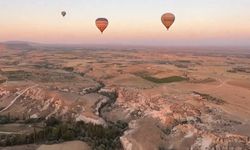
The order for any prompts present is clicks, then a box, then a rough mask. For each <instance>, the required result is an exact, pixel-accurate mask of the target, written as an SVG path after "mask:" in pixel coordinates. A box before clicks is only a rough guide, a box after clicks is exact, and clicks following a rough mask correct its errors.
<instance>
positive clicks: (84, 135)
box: [0, 117, 128, 150]
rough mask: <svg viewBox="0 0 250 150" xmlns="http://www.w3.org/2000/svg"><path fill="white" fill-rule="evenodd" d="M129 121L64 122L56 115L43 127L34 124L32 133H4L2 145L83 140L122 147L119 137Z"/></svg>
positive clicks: (101, 146)
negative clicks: (96, 123)
mask: <svg viewBox="0 0 250 150" xmlns="http://www.w3.org/2000/svg"><path fill="white" fill-rule="evenodd" d="M127 127H128V125H127V123H124V122H121V121H118V122H117V123H115V124H112V123H110V125H108V126H107V127H103V126H101V125H94V124H90V123H84V122H82V121H80V122H62V121H60V120H58V119H56V118H54V117H51V118H49V119H47V120H46V121H45V124H44V126H43V127H35V125H34V126H33V132H32V133H31V134H22V135H20V134H18V135H13V134H12V135H2V136H0V140H1V141H0V146H13V145H19V144H31V143H50V144H53V143H58V142H63V141H70V140H82V141H84V142H87V143H88V144H89V145H91V146H92V147H93V149H102V150H103V149H120V148H121V143H120V140H119V137H120V136H122V134H123V132H124V131H125V130H126V129H127Z"/></svg>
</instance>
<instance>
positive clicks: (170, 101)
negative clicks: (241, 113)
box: [113, 88, 250, 150]
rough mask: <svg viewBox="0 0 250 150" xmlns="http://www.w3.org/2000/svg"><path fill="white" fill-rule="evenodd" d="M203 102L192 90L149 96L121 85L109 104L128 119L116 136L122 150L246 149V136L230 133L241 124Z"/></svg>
mask: <svg viewBox="0 0 250 150" xmlns="http://www.w3.org/2000/svg"><path fill="white" fill-rule="evenodd" d="M204 101H205V100H204V97H202V96H200V95H196V94H193V93H190V94H189V93H187V94H185V95H182V96H180V95H177V93H176V95H175V94H173V93H171V96H170V95H168V96H156V95H151V96H149V95H148V94H147V92H146V91H144V90H138V89H131V88H121V89H120V90H119V94H118V99H117V101H116V103H115V106H113V107H114V108H115V107H118V106H119V107H120V108H121V111H125V112H127V115H128V117H129V118H130V119H131V121H130V123H129V128H130V129H129V130H128V131H126V132H125V133H124V135H123V136H122V137H121V138H120V140H121V142H122V144H123V146H124V149H126V150H133V149H141V150H150V149H154V148H157V147H161V148H165V149H190V148H191V149H204V150H205V149H220V148H228V147H230V148H232V147H233V148H239V149H249V148H250V141H249V137H247V136H243V135H239V134H235V132H234V131H235V128H236V127H237V126H238V125H241V124H242V123H241V122H239V121H237V120H234V119H233V118H230V117H228V114H226V113H225V112H223V111H222V110H221V109H219V108H217V107H214V106H213V105H211V102H210V101H207V102H204ZM220 105H223V104H220ZM142 137H143V138H142ZM142 139H143V140H142ZM157 139H158V140H157ZM146 143H150V144H146Z"/></svg>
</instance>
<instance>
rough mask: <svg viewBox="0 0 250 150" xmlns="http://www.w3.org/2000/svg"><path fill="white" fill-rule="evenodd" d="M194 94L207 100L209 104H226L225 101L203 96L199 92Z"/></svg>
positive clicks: (206, 95)
mask: <svg viewBox="0 0 250 150" xmlns="http://www.w3.org/2000/svg"><path fill="white" fill-rule="evenodd" d="M193 93H194V94H197V95H199V96H201V97H202V98H203V99H206V100H207V101H208V102H211V103H214V104H217V105H222V104H225V101H224V100H222V99H220V98H216V97H213V96H211V95H208V94H203V93H199V92H193Z"/></svg>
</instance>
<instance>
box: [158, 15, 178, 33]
mask: <svg viewBox="0 0 250 150" xmlns="http://www.w3.org/2000/svg"><path fill="white" fill-rule="evenodd" d="M161 21H162V23H163V25H164V26H165V27H166V28H167V29H168V30H169V28H170V27H171V26H172V25H173V23H174V21H175V16H174V14H172V13H165V14H163V15H162V17H161Z"/></svg>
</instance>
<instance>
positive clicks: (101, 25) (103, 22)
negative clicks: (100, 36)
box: [95, 18, 109, 33]
mask: <svg viewBox="0 0 250 150" xmlns="http://www.w3.org/2000/svg"><path fill="white" fill-rule="evenodd" d="M95 23H96V26H97V28H98V29H99V30H100V31H101V32H102V33H103V31H104V30H105V29H106V28H107V27H108V24H109V21H108V19H106V18H98V19H96V21H95Z"/></svg>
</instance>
